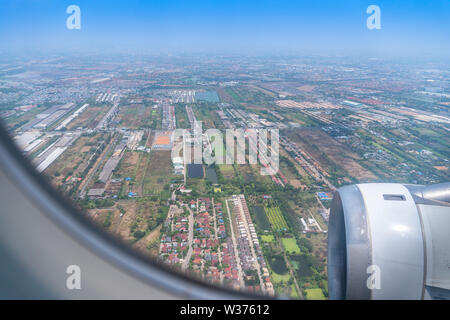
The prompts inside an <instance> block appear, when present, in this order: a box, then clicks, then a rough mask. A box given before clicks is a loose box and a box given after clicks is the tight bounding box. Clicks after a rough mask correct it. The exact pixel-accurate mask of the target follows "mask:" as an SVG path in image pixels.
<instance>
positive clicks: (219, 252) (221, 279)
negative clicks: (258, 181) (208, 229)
mask: <svg viewBox="0 0 450 320" xmlns="http://www.w3.org/2000/svg"><path fill="white" fill-rule="evenodd" d="M211 201H212V202H211V204H212V209H213V217H214V238H215V239H216V240H218V239H219V237H218V236H217V216H216V207H215V205H214V198H211ZM220 247H221V246H220V244H219V248H218V250H217V251H218V254H219V263H220V264H222V250H220ZM219 277H220V283H223V272H220V273H219Z"/></svg>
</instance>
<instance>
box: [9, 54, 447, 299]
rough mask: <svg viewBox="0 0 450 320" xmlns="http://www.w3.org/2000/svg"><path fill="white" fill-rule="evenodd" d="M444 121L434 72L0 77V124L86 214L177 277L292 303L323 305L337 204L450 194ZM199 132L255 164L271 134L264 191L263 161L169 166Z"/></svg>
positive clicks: (287, 64) (352, 62) (227, 61)
mask: <svg viewBox="0 0 450 320" xmlns="http://www.w3.org/2000/svg"><path fill="white" fill-rule="evenodd" d="M449 106H450V68H449V65H448V62H442V61H440V60H432V59H430V60H427V59H423V60H420V59H419V60H412V59H411V61H410V60H408V59H404V60H401V61H399V60H395V59H388V58H386V59H383V58H371V57H331V56H330V57H326V56H289V55H288V56H270V55H267V56H245V55H242V56H239V55H231V54H230V55H202V54H198V55H194V54H192V55H190V54H186V55H181V54H179V55H178V54H175V55H162V54H161V55H141V56H139V55H133V56H127V55H119V54H118V55H114V54H111V55H110V56H106V57H105V56H98V57H95V56H91V55H90V56H86V57H83V56H81V57H80V56H73V57H72V56H70V55H64V56H58V55H52V56H46V57H45V58H44V57H41V58H36V57H33V58H25V57H14V58H8V59H7V58H6V57H5V58H2V60H1V61H0V118H1V119H2V121H3V123H4V124H5V125H6V126H7V128H8V129H9V131H10V133H11V135H12V136H13V137H14V140H15V141H16V142H17V145H18V147H20V149H21V150H22V151H23V154H24V155H25V156H26V157H27V158H28V159H29V160H30V161H31V162H32V164H33V165H34V166H35V168H36V170H37V171H38V172H39V173H42V175H43V176H44V177H46V178H47V180H48V181H49V182H50V183H51V184H52V185H53V186H54V187H55V188H56V189H58V190H60V191H61V192H62V193H64V194H65V195H67V196H68V197H69V198H70V199H72V200H73V203H74V204H75V205H76V206H77V207H78V208H79V209H80V214H83V215H85V216H86V217H87V218H88V219H90V220H92V221H93V222H94V223H95V224H97V225H98V226H99V227H100V228H103V229H104V230H106V231H107V232H110V233H111V234H113V235H115V236H117V237H118V238H120V239H121V240H122V241H124V242H125V243H127V244H129V246H130V247H131V248H133V249H135V250H138V251H139V252H140V253H142V254H143V255H144V256H146V257H148V258H149V259H158V261H160V262H161V263H163V264H164V265H165V266H166V267H167V268H173V269H174V270H177V271H180V272H184V273H187V274H189V275H191V276H193V277H196V278H198V279H202V280H204V281H207V282H209V283H213V284H217V285H220V286H226V287H228V288H231V289H236V290H243V291H246V292H249V293H254V294H260V295H268V296H279V297H289V298H294V299H326V298H327V297H328V286H327V270H326V262H327V261H326V259H327V223H328V216H329V208H330V204H331V199H332V197H333V193H334V191H335V190H336V188H339V187H341V186H344V185H348V184H352V183H364V182H397V183H405V184H425V185H428V184H435V183H440V182H447V181H449V180H450V171H449V167H450V112H449ZM200 121H201V124H202V130H207V129H218V130H220V131H225V130H234V129H242V130H243V132H244V133H245V141H244V143H245V146H242V147H243V148H244V149H245V150H247V153H248V152H249V148H252V146H254V145H256V141H253V139H254V137H253V136H252V135H250V134H249V132H250V130H264V129H277V130H278V132H279V155H278V156H279V168H278V170H277V171H276V172H274V173H273V174H269V175H262V174H261V173H260V167H261V166H262V165H265V163H264V161H261V158H260V159H259V160H258V162H257V163H256V164H252V163H250V162H248V161H247V162H246V163H244V164H242V163H232V164H229V163H220V164H215V163H213V164H205V163H200V164H199V163H191V162H188V161H186V157H185V155H183V154H181V155H180V156H179V157H173V156H172V149H173V146H174V145H175V144H176V143H177V142H179V141H175V140H176V138H175V136H174V135H173V132H174V131H175V130H176V129H186V132H188V133H192V134H194V131H196V130H199V129H198V127H197V126H198V123H199V122H200ZM200 134H201V136H200V137H201V138H200V139H197V140H195V139H193V138H190V141H189V143H194V144H195V143H197V144H200V145H204V146H209V145H210V143H211V137H209V136H208V135H207V134H205V133H204V132H201V133H200ZM273 137H274V136H272V138H271V139H273ZM188 140H189V139H188ZM267 145H269V143H267ZM224 154H225V150H223V152H220V154H219V152H218V150H215V155H216V156H219V155H222V156H224ZM246 157H248V154H247V155H246Z"/></svg>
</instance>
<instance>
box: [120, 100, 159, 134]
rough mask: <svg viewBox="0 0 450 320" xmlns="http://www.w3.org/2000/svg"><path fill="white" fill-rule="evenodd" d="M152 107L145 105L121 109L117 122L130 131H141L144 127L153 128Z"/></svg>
mask: <svg viewBox="0 0 450 320" xmlns="http://www.w3.org/2000/svg"><path fill="white" fill-rule="evenodd" d="M152 110H153V109H152V107H150V106H146V105H144V104H131V105H125V106H121V107H120V111H119V115H118V116H117V121H119V123H120V125H121V126H123V127H126V128H130V129H139V128H141V127H143V126H147V127H148V126H151V123H152V120H153V119H152V118H153V117H152Z"/></svg>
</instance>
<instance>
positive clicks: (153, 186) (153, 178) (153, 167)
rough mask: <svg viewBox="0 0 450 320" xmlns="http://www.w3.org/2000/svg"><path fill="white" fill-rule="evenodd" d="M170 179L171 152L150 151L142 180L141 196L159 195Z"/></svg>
mask: <svg viewBox="0 0 450 320" xmlns="http://www.w3.org/2000/svg"><path fill="white" fill-rule="evenodd" d="M171 178H172V159H171V151H162V150H157V151H152V153H151V155H150V163H149V165H148V167H147V170H146V173H145V177H144V180H143V195H160V194H161V192H162V191H163V189H164V186H165V185H166V184H168V183H170V181H171Z"/></svg>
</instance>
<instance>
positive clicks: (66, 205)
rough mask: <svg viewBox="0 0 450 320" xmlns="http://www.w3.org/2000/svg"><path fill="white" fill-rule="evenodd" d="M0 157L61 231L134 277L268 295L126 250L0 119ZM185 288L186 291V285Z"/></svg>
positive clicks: (196, 291) (211, 294)
mask: <svg viewBox="0 0 450 320" xmlns="http://www.w3.org/2000/svg"><path fill="white" fill-rule="evenodd" d="M0 161H1V163H2V167H3V168H4V169H6V170H5V173H6V174H7V176H8V177H9V178H10V179H11V180H12V181H13V182H14V183H15V184H16V185H17V186H18V187H19V188H20V189H21V190H23V192H24V193H25V194H26V196H27V197H28V198H30V199H31V201H32V202H33V203H34V204H35V205H36V206H37V207H39V208H40V209H41V210H42V211H43V212H44V213H45V214H46V215H47V216H48V217H49V218H50V219H51V221H52V222H54V223H56V224H57V225H58V226H59V227H60V228H61V229H62V230H63V231H64V232H65V233H67V234H68V235H69V236H71V237H72V238H73V239H75V240H76V241H77V242H79V243H80V244H81V245H83V246H84V247H85V248H86V249H88V250H90V251H91V252H94V253H95V254H97V255H98V256H100V257H101V258H102V259H104V260H106V261H107V262H109V263H112V264H113V265H115V266H117V267H119V268H120V269H121V270H122V271H125V272H126V273H128V274H129V275H131V276H133V277H134V278H137V279H140V280H142V281H144V282H145V283H147V284H148V285H154V286H156V287H158V288H160V289H162V290H165V291H166V292H169V293H172V294H175V295H180V294H181V295H183V293H184V295H185V296H187V298H190V299H202V300H203V299H204V300H206V299H218V300H227V299H234V300H241V299H268V300H272V299H274V298H273V297H268V296H262V295H258V294H249V293H246V292H243V291H236V290H233V289H231V288H227V287H220V286H218V285H214V284H210V283H207V282H204V281H201V280H199V279H195V278H194V277H191V276H188V275H186V274H183V273H182V272H178V271H176V270H173V269H170V268H168V267H167V266H165V265H163V264H162V263H161V262H158V261H157V260H156V259H150V258H148V257H144V256H143V255H142V254H141V253H139V252H137V251H136V250H130V247H128V246H127V245H126V244H125V243H123V242H122V241H120V240H119V239H117V238H115V237H113V236H112V235H110V234H108V233H107V232H106V231H104V230H102V229H100V228H99V227H98V226H96V225H94V224H93V223H92V222H90V221H89V220H88V219H87V218H86V217H84V215H83V214H82V213H81V212H80V211H79V210H78V209H77V208H75V206H74V205H73V204H72V200H70V199H69V198H68V197H67V196H65V195H64V194H63V193H61V192H60V191H58V190H56V189H55V188H53V187H52V186H51V185H50V183H49V182H48V181H47V180H46V179H45V175H42V174H39V173H38V172H37V171H36V170H35V168H34V167H33V166H32V165H31V164H30V161H29V160H27V159H26V158H25V156H24V155H23V154H22V153H21V151H20V150H19V148H18V146H17V145H16V143H15V142H14V141H13V139H12V138H11V136H10V133H9V132H8V131H7V129H6V126H5V124H4V123H3V120H2V119H0ZM187 288H189V293H187V292H186V289H187Z"/></svg>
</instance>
